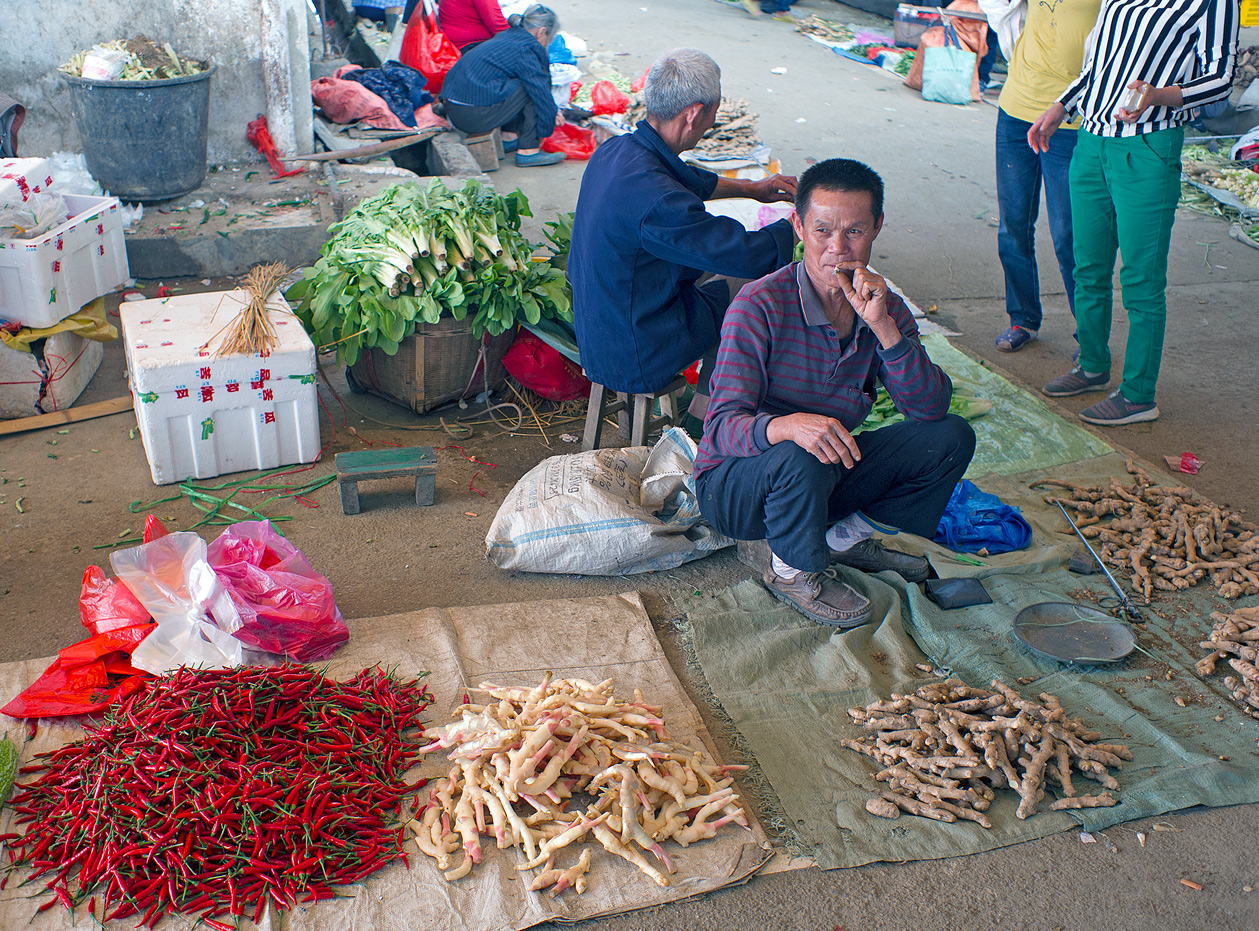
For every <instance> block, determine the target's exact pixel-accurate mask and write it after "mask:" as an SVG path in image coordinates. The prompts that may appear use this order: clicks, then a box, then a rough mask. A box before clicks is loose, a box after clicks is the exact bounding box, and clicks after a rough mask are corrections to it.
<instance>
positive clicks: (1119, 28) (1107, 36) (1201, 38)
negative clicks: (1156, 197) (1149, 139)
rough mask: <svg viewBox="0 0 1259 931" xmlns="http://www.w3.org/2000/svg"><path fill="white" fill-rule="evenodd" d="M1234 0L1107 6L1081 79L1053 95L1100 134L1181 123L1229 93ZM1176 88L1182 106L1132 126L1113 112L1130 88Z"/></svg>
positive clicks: (1131, 1)
mask: <svg viewBox="0 0 1259 931" xmlns="http://www.w3.org/2000/svg"><path fill="white" fill-rule="evenodd" d="M1239 18H1240V15H1239V9H1238V0H1106V2H1105V3H1104V4H1103V5H1102V8H1101V11H1100V12H1099V13H1098V19H1097V26H1096V27H1095V30H1094V32H1095V35H1096V42H1095V43H1094V47H1093V50H1092V53H1091V54H1090V55H1089V56H1088V58H1086V60H1085V63H1084V67H1083V68H1082V70H1081V72H1080V76H1079V77H1078V78H1076V80H1075V81H1073V82H1072V83H1071V84H1070V86H1068V87H1067V89H1066V90H1065V91H1063V93H1062V94H1061V95H1060V96H1059V97H1058V101H1059V103H1061V104H1062V105H1063V106H1064V107H1065V108H1066V109H1067V112H1068V113H1072V112H1074V111H1076V110H1078V111H1079V112H1080V113H1081V114H1082V116H1083V118H1084V122H1083V126H1084V128H1085V129H1087V130H1088V131H1089V132H1092V133H1095V134H1097V135H1101V136H1135V135H1138V134H1140V133H1144V132H1151V131H1156V130H1162V129H1168V128H1171V127H1173V126H1179V125H1183V124H1184V123H1187V122H1188V121H1189V119H1190V118H1191V115H1192V111H1193V110H1194V109H1196V108H1198V107H1201V106H1203V105H1205V104H1208V103H1211V102H1212V101H1215V100H1219V99H1221V98H1223V97H1226V96H1227V95H1228V92H1229V89H1230V87H1231V85H1232V80H1233V67H1234V63H1235V61H1236V56H1237V29H1238V21H1239ZM1134 81H1144V82H1147V83H1149V84H1151V85H1153V86H1154V87H1160V88H1161V87H1179V88H1180V89H1181V96H1182V98H1183V104H1182V105H1181V106H1179V107H1175V108H1173V107H1150V108H1148V109H1146V110H1145V111H1144V112H1143V113H1142V114H1141V115H1140V116H1139V117H1138V118H1137V120H1136V122H1135V123H1124V122H1120V121H1119V120H1118V119H1116V117H1115V111H1116V110H1117V109H1118V108H1119V106H1120V105H1121V103H1122V101H1123V97H1124V94H1125V92H1126V90H1127V88H1128V85H1130V84H1132V83H1133V82H1134Z"/></svg>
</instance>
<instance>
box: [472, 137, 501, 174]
mask: <svg viewBox="0 0 1259 931" xmlns="http://www.w3.org/2000/svg"><path fill="white" fill-rule="evenodd" d="M463 144H464V145H465V146H467V147H468V151H469V152H471V153H472V157H473V158H474V159H476V163H477V164H478V165H480V166H481V170H482V171H498V163H499V161H500V160H501V159H502V158H503V156H504V154H505V153H504V152H503V134H502V132H501V131H500V130H497V129H493V130H490V131H489V132H488V133H480V134H478V135H475V136H464V137H463Z"/></svg>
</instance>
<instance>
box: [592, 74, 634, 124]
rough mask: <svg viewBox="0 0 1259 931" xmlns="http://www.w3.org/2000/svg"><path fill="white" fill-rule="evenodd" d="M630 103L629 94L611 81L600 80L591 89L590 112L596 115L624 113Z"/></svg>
mask: <svg viewBox="0 0 1259 931" xmlns="http://www.w3.org/2000/svg"><path fill="white" fill-rule="evenodd" d="M629 105H630V99H629V96H628V95H627V94H624V93H622V92H621V91H619V90H617V89H616V85H615V84H613V83H612V82H611V81H600V82H599V83H598V84H596V85H595V86H594V87H593V88H591V89H590V112H591V113H593V114H594V115H595V116H602V115H604V114H607V113H624V112H625V111H626V110H628V109H629Z"/></svg>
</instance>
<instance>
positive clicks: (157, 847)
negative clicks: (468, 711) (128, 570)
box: [3, 664, 431, 931]
mask: <svg viewBox="0 0 1259 931" xmlns="http://www.w3.org/2000/svg"><path fill="white" fill-rule="evenodd" d="M430 700H431V699H430V696H429V694H428V691H427V690H426V689H425V688H424V686H423V685H422V684H421V683H420V682H418V681H400V680H398V679H395V678H393V677H392V676H390V675H388V674H386V673H384V672H382V671H381V670H379V669H376V668H372V669H367V670H364V671H363V672H361V673H359V674H358V675H357V676H356V677H355V678H353V679H350V680H348V681H343V682H337V681H334V680H332V679H328V678H326V677H324V676H323V675H321V674H320V673H318V672H317V671H315V670H312V669H310V668H308V667H305V666H299V665H292V664H290V665H282V666H273V667H266V668H261V667H248V668H242V669H234V670H213V671H209V670H205V671H202V670H190V669H184V670H180V671H179V672H177V673H175V674H174V675H172V676H169V677H166V678H161V679H153V680H150V681H149V682H148V683H146V685H145V687H144V689H143V690H142V691H140V692H138V693H136V694H135V695H133V696H132V697H130V698H129V699H128V700H127V701H126V702H125V703H124V704H122V705H121V706H119V707H117V708H116V709H115V710H113V711H112V712H111V713H110V714H109V716H108V717H107V718H106V719H105V720H104V722H103V723H101V724H99V725H95V726H93V727H91V728H90V729H89V730H88V733H87V735H86V736H85V737H84V738H83V739H82V740H80V741H77V742H75V743H72V744H69V745H67V746H64V747H61V748H59V749H57V750H54V751H52V752H50V753H46V754H41V755H40V756H39V757H37V758H36V762H35V763H33V764H32V765H30V766H27V767H25V768H24V769H23V770H21V772H22V773H26V774H32V775H33V774H35V773H38V774H39V775H38V777H37V778H35V779H34V781H30V782H20V783H19V784H18V786H17V791H16V794H15V796H14V798H13V802H12V808H13V810H14V812H15V814H16V818H15V821H14V823H15V824H28V825H29V827H28V828H27V829H26V832H25V833H24V834H20V835H19V834H10V835H7V836H5V837H4V838H3V839H4V840H6V841H7V842H8V845H9V859H10V861H11V865H10V867H9V869H11V870H12V869H15V868H17V867H28V868H30V870H31V871H32V874H31V876H30V878H29V879H28V880H27V882H30V881H36V882H39V883H42V884H43V885H44V886H45V887H46V888H47V890H48V891H50V892H52V893H53V895H54V896H55V897H54V898H52V899H50V900H49V901H48V902H46V903H44V904H43V905H42V906H40V911H43V910H44V909H46V908H49V907H52V906H55V905H57V904H58V903H60V904H61V905H63V906H65V907H66V908H67V909H71V910H73V909H76V908H77V907H78V906H79V905H80V904H82V903H83V902H84V901H85V900H86V901H88V910H89V911H90V912H91V914H92V916H93V917H94V918H99V919H101V920H105V919H111V918H126V917H129V916H134V915H141V916H143V917H142V918H141V919H140V921H141V923H142V924H146V925H149V926H152V925H154V924H156V923H157V922H158V921H159V920H160V919H161V918H162V916H164V915H166V914H168V913H183V914H196V915H198V916H199V917H200V918H201V920H202V921H203V922H204V923H205V924H206V925H207V926H209V927H211V928H215V929H219V931H224V929H227V931H230V929H231V928H232V927H233V926H232V925H230V924H227V923H225V922H223V921H220V920H217V919H216V918H215V917H214V916H216V915H217V916H233V915H241V916H252V918H253V920H254V922H255V923H257V922H258V921H259V920H260V919H261V917H262V915H263V913H264V912H265V911H266V909H267V907H268V902H270V903H272V904H273V905H274V906H275V907H276V908H278V909H292V908H294V907H295V906H296V905H297V904H298V903H299V902H301V903H307V902H314V901H318V900H321V899H328V898H333V897H335V896H336V895H338V894H339V893H338V892H337V891H335V890H334V887H335V886H338V885H341V884H346V883H354V882H358V881H360V880H362V879H364V878H365V877H367V876H369V875H370V874H372V873H373V872H375V871H376V870H378V869H380V868H381V867H382V866H384V865H385V864H386V863H389V862H391V861H393V860H397V859H402V860H403V861H404V862H405V860H406V857H405V854H404V853H403V848H402V841H403V836H402V832H403V828H402V826H401V823H400V821H399V814H400V812H401V808H402V802H403V799H404V798H405V797H406V796H407V795H408V794H409V793H411V792H414V791H415V790H416V789H418V788H419V787H420V785H422V782H421V783H418V784H411V785H408V784H407V783H406V782H405V781H404V774H405V773H406V771H407V770H408V769H409V768H410V767H411V766H412V765H413V764H414V763H415V762H417V761H418V759H419V758H420V754H419V752H418V750H417V748H418V747H419V746H420V745H421V742H420V741H419V740H418V738H419V736H420V735H421V734H422V733H423V728H422V727H421V725H420V722H419V715H420V713H421V712H422V711H423V710H424V708H425V707H427V705H428V704H429V701H430ZM98 900H99V902H100V903H101V908H100V911H99V912H98V911H97V902H98Z"/></svg>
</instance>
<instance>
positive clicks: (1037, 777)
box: [840, 679, 1132, 828]
mask: <svg viewBox="0 0 1259 931" xmlns="http://www.w3.org/2000/svg"><path fill="white" fill-rule="evenodd" d="M848 714H849V715H851V716H852V718H853V720H854V721H856V722H857V723H858V724H860V725H861V726H862V727H863V728H865V729H866V730H869V731H873V732H874V733H873V734H871V735H870V736H868V737H861V738H859V739H856V740H841V741H840V743H841V744H842V745H843V746H845V747H847V748H849V749H850V750H856V751H857V752H859V753H864V754H865V755H866V756H869V757H873V758H874V759H875V760H876V761H877V762H878V763H879V764H880V765H882V766H884V767H886V768H885V769H883V770H881V771H880V772H878V773H876V774H875V777H874V778H875V780H876V781H878V782H886V783H887V784H888V790H887V791H884V792H881V793H880V794H879V795H878V796H875V797H874V798H871V799H870V800H869V801H868V802H866V810H867V811H868V812H870V813H871V814H873V815H878V816H880V817H882V818H898V817H900V813H901V812H902V811H904V812H908V813H909V814H912V815H921V816H923V817H926V818H933V819H935V820H936V821H947V822H953V821H957V820H958V819H965V820H968V821H974V822H975V823H977V824H979V825H981V826H982V827H985V828H990V827H992V822H991V821H989V820H988V817H987V816H986V815H985V814H984V812H985V811H987V810H988V807H989V806H990V805H991V804H992V802H993V800H994V799H995V798H996V793H995V792H994V790H995V789H1000V788H1011V789H1013V790H1014V791H1015V792H1017V793H1018V795H1019V798H1020V801H1019V806H1018V810H1017V812H1016V814H1017V815H1018V817H1019V818H1029V817H1031V816H1032V815H1033V814H1035V813H1036V808H1037V806H1038V805H1039V804H1040V802H1041V800H1042V799H1044V797H1045V791H1046V788H1047V787H1048V785H1049V783H1051V782H1052V783H1053V784H1055V785H1057V786H1058V788H1059V789H1060V790H1061V791H1062V795H1063V797H1062V798H1060V799H1058V800H1057V801H1054V802H1052V803H1051V804H1050V805H1049V808H1050V809H1051V810H1053V811H1062V810H1064V809H1072V808H1106V807H1110V806H1112V805H1115V804H1118V803H1117V800H1116V799H1115V797H1114V796H1112V795H1109V794H1107V793H1105V792H1103V793H1101V794H1099V795H1081V794H1079V793H1078V792H1077V790H1076V786H1075V784H1074V782H1073V781H1072V775H1071V772H1072V770H1073V769H1074V770H1075V771H1076V773H1077V774H1079V775H1081V776H1084V777H1086V778H1088V779H1092V780H1094V781H1096V782H1099V783H1101V785H1102V786H1103V787H1104V788H1106V789H1108V790H1112V791H1117V790H1118V789H1119V783H1118V781H1116V779H1115V777H1114V776H1112V775H1111V774H1110V772H1109V770H1110V769H1118V768H1119V767H1120V766H1121V765H1122V761H1124V760H1131V759H1132V752H1131V751H1130V750H1129V749H1128V748H1127V747H1125V746H1121V745H1119V744H1103V743H1097V741H1099V740H1101V737H1102V735H1101V734H1099V733H1097V732H1096V731H1091V730H1089V729H1088V728H1087V727H1085V726H1084V723H1083V722H1082V721H1081V720H1080V719H1079V718H1069V717H1067V713H1066V711H1065V710H1064V709H1063V707H1062V705H1061V704H1060V703H1059V701H1058V699H1057V698H1055V697H1054V696H1053V695H1049V694H1042V695H1041V696H1040V702H1039V703H1038V702H1034V701H1030V700H1027V699H1024V698H1023V697H1022V696H1021V695H1019V693H1018V692H1017V691H1015V690H1014V689H1012V688H1010V687H1009V686H1006V685H1004V684H1003V683H1001V682H999V681H994V682H993V683H992V689H991V690H989V689H983V688H974V687H972V686H969V685H967V684H966V683H964V682H962V681H961V680H960V679H946V680H945V681H943V682H939V683H935V684H933V685H924V686H923V687H922V688H920V689H918V690H917V691H916V692H914V693H913V694H912V695H896V694H893V695H892V697H891V699H890V700H883V701H876V702H874V703H872V704H870V705H867V706H866V707H865V708H850V709H848Z"/></svg>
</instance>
